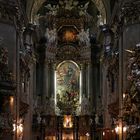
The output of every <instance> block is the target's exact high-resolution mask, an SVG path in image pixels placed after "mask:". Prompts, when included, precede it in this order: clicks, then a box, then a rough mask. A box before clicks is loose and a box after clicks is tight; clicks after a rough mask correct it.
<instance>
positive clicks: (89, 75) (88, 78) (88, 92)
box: [87, 63, 92, 98]
mask: <svg viewBox="0 0 140 140" xmlns="http://www.w3.org/2000/svg"><path fill="white" fill-rule="evenodd" d="M91 71H92V69H91V64H90V63H88V65H87V80H88V81H87V97H88V98H90V96H91V94H92V89H91V88H92V87H91V83H92V78H91V76H92V73H91Z"/></svg>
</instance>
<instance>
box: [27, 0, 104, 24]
mask: <svg viewBox="0 0 140 140" xmlns="http://www.w3.org/2000/svg"><path fill="white" fill-rule="evenodd" d="M45 1H46V0H32V1H30V5H31V3H32V7H29V8H30V9H31V10H29V9H28V10H27V11H28V12H29V11H30V13H31V14H30V15H29V19H30V20H31V22H33V21H34V18H35V16H36V14H37V12H38V10H39V9H40V7H41V6H42V4H43V3H44V2H45ZM52 1H53V0H52ZM54 1H55V0H54ZM83 1H86V0H83ZM87 1H88V0H87ZM91 1H92V2H93V3H94V4H95V5H96V7H97V8H98V10H99V12H100V15H101V16H102V20H103V22H104V23H106V9H105V6H104V4H103V1H102V0H91Z"/></svg>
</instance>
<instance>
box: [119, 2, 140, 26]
mask: <svg viewBox="0 0 140 140" xmlns="http://www.w3.org/2000/svg"><path fill="white" fill-rule="evenodd" d="M139 13H140V1H139V0H130V1H127V2H126V1H124V3H123V6H122V8H121V16H120V20H121V21H122V22H123V23H124V25H127V24H134V23H139V21H140V14H139Z"/></svg>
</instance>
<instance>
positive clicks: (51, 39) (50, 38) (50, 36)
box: [45, 28, 57, 47]
mask: <svg viewBox="0 0 140 140" xmlns="http://www.w3.org/2000/svg"><path fill="white" fill-rule="evenodd" d="M45 37H46V38H47V45H48V46H49V47H55V46H56V45H57V30H56V28H54V29H49V28H46V33H45Z"/></svg>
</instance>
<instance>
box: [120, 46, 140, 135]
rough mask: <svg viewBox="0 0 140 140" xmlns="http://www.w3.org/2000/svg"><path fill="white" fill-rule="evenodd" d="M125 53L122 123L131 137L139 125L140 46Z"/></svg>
mask: <svg viewBox="0 0 140 140" xmlns="http://www.w3.org/2000/svg"><path fill="white" fill-rule="evenodd" d="M126 51H127V52H128V53H129V54H130V55H129V58H128V65H127V69H128V72H127V80H128V89H127V91H126V92H125V93H124V97H123V106H124V108H123V113H124V114H123V116H124V121H125V122H126V124H127V125H129V130H128V134H130V135H132V134H134V133H135V132H136V130H137V129H138V126H139V125H140V124H139V122H140V104H139V102H140V95H139V94H140V55H139V54H140V53H139V52H140V44H137V45H136V46H135V47H134V48H133V49H132V50H126Z"/></svg>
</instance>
